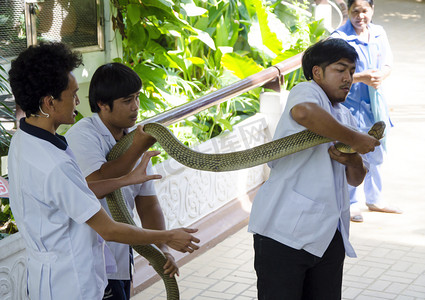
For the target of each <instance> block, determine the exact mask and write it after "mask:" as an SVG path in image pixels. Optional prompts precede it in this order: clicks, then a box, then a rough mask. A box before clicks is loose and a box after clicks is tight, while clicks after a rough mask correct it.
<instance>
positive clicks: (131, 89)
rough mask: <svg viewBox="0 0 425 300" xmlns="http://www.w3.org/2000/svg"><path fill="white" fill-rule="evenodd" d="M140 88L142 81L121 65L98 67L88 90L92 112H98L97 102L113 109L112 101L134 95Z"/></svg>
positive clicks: (112, 64) (110, 64) (133, 72)
mask: <svg viewBox="0 0 425 300" xmlns="http://www.w3.org/2000/svg"><path fill="white" fill-rule="evenodd" d="M141 88H142V80H141V79H140V77H139V75H137V73H136V72H135V71H133V70H132V69H131V68H130V67H127V66H126V65H124V64H121V63H116V62H115V63H109V64H105V65H103V66H100V67H99V68H98V69H97V70H96V71H95V72H94V74H93V77H92V79H91V82H90V89H89V102H90V109H91V111H92V112H99V111H100V108H99V106H98V105H97V103H98V102H101V103H104V104H108V105H109V107H110V108H111V110H112V109H113V108H114V105H113V103H114V100H116V99H118V98H122V97H126V96H128V95H130V94H134V93H136V92H138V91H140V89H141Z"/></svg>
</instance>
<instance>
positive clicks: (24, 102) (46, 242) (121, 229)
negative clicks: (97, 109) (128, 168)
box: [8, 43, 199, 300]
mask: <svg viewBox="0 0 425 300" xmlns="http://www.w3.org/2000/svg"><path fill="white" fill-rule="evenodd" d="M81 63H82V59H81V55H80V54H79V53H78V52H72V51H71V50H70V49H69V48H68V47H66V46H65V45H64V44H62V43H40V44H39V45H37V46H31V47H29V48H28V49H26V50H25V51H23V52H22V53H21V54H20V55H19V56H18V57H17V58H16V59H15V60H13V61H12V67H11V69H10V71H9V81H10V85H11V88H12V92H13V95H14V97H15V101H16V103H17V104H18V105H19V106H20V107H21V108H22V110H23V111H24V112H25V115H26V117H25V118H22V119H21V120H20V128H19V129H18V130H17V132H16V133H15V134H14V136H13V138H12V142H11V145H10V149H9V160H8V162H9V165H8V169H9V191H10V205H11V208H12V211H13V215H14V217H15V220H16V223H17V226H18V229H19V232H20V233H21V235H22V237H23V239H24V241H25V245H26V250H27V285H28V286H27V291H28V294H29V295H28V296H29V298H30V299H31V300H56V299H61V300H76V299H78V300H87V299H93V300H100V299H102V297H103V294H104V289H105V287H106V284H107V281H106V272H105V262H104V258H103V248H104V243H103V242H99V240H98V235H97V234H96V233H98V234H99V235H100V236H101V237H102V238H103V239H105V240H107V241H115V242H119V243H126V244H132V245H142V244H150V243H161V242H162V243H166V244H167V245H168V246H170V247H172V248H174V249H176V250H179V251H182V252H187V251H189V252H193V251H194V250H196V249H198V246H197V245H195V244H194V243H198V242H199V240H198V239H197V238H195V237H193V236H192V235H191V233H193V232H196V230H193V229H185V228H182V229H175V230H167V231H157V230H146V229H142V228H138V227H136V226H131V225H128V224H123V223H118V222H115V221H113V220H112V219H111V218H110V217H109V216H108V215H107V213H106V211H105V210H104V209H103V208H102V207H101V205H100V204H99V201H98V200H97V199H96V196H97V197H102V196H103V195H105V194H108V193H110V192H111V191H113V190H115V189H117V188H121V187H123V186H125V185H129V184H130V185H131V184H138V183H143V182H145V181H148V180H151V179H158V178H160V176H159V175H146V167H147V165H148V162H149V160H150V157H151V156H152V155H153V154H155V153H146V154H145V155H144V157H143V159H142V162H141V163H140V165H139V167H137V168H136V169H135V170H134V171H132V172H131V173H129V174H126V175H125V176H122V177H119V178H110V179H107V180H103V181H96V182H91V183H90V187H89V186H88V185H87V182H86V181H85V179H84V176H83V175H82V173H81V170H80V168H79V167H78V165H77V162H76V161H75V157H74V155H73V153H72V151H71V150H70V149H69V147H68V145H67V142H66V139H65V138H64V137H63V136H60V135H58V134H57V133H56V130H57V128H58V127H59V126H60V125H61V124H73V123H74V121H75V115H76V111H75V107H76V106H77V105H78V103H79V102H80V101H79V99H78V96H77V91H78V83H77V80H76V78H75V76H74V75H73V74H72V70H74V69H75V68H76V67H78V66H79V65H80V64H81ZM92 190H93V191H94V193H95V194H96V196H95V194H93V192H92Z"/></svg>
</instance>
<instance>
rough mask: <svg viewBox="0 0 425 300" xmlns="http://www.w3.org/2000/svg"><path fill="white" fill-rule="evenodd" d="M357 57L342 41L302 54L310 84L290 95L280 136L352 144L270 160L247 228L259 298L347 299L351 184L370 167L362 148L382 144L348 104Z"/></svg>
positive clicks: (351, 252) (325, 43)
mask: <svg viewBox="0 0 425 300" xmlns="http://www.w3.org/2000/svg"><path fill="white" fill-rule="evenodd" d="M357 59H358V55H357V53H356V51H355V49H354V48H353V47H351V46H350V45H349V44H348V43H347V42H345V41H343V40H340V39H327V40H323V41H320V42H318V43H316V44H315V45H313V46H311V47H310V48H308V49H307V50H306V51H305V53H304V56H303V58H302V67H303V71H304V75H305V77H306V79H307V80H310V81H309V82H302V83H299V84H298V85H297V86H295V87H294V88H293V89H292V90H291V92H290V94H289V97H288V101H287V104H286V107H285V110H284V112H283V114H282V117H281V119H280V121H279V123H278V126H277V129H276V133H275V136H274V138H273V139H279V138H282V137H284V136H288V135H290V134H293V133H296V132H300V131H302V130H304V129H306V128H307V129H309V130H311V131H313V132H315V133H317V134H319V135H321V136H325V137H328V138H330V139H332V140H336V141H339V142H342V143H344V144H346V145H349V146H351V148H353V149H354V150H355V151H357V153H353V154H345V153H342V152H340V151H338V150H337V149H336V148H335V146H334V145H333V144H332V143H327V144H322V145H319V146H316V147H313V148H309V149H306V150H303V151H301V152H297V153H294V154H291V155H288V156H286V157H283V158H281V159H278V160H275V161H272V162H271V163H269V166H270V167H271V172H270V177H269V179H268V180H267V181H266V182H265V183H264V184H263V186H262V187H261V188H260V190H259V191H258V193H257V195H256V197H255V199H254V203H253V207H252V211H251V216H250V221H249V227H248V230H249V231H250V232H252V233H253V234H254V250H255V261H254V266H255V270H256V272H257V277H258V281H257V288H258V299H259V300H273V299H291V300H296V299H300V300H301V299H303V300H305V299H315V300H340V299H341V286H342V269H343V262H344V256H345V254H347V255H348V256H350V257H354V256H355V252H354V250H353V248H352V246H351V244H350V242H349V240H348V232H349V223H350V200H349V196H348V184H351V185H353V186H357V185H359V184H360V183H361V182H362V181H363V179H364V177H365V175H366V172H367V164H365V163H364V162H363V159H362V156H361V154H365V153H368V152H370V151H374V149H375V147H376V146H378V145H379V144H380V143H379V141H378V140H377V139H375V138H373V137H371V136H369V135H368V134H365V133H361V132H358V131H355V130H353V129H351V127H349V126H353V128H354V127H355V120H354V119H353V117H352V115H351V114H350V111H349V110H348V109H346V108H345V107H344V106H343V105H342V104H341V103H342V102H344V100H345V97H346V96H347V94H348V92H349V90H350V86H351V84H352V82H353V74H354V71H355V68H356V64H355V63H356V60H357Z"/></svg>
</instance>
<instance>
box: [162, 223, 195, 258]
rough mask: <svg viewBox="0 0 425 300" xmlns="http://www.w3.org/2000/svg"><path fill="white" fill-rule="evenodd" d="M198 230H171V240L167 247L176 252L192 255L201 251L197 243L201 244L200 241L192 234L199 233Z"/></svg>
mask: <svg viewBox="0 0 425 300" xmlns="http://www.w3.org/2000/svg"><path fill="white" fill-rule="evenodd" d="M197 231H198V229H194V228H177V229H172V230H170V233H171V238H170V240H169V241H167V242H166V244H167V246H169V247H171V248H173V249H174V250H177V251H180V252H183V253H186V252H190V253H192V252H193V251H195V250H198V249H199V246H197V245H195V243H199V242H200V240H199V239H198V238H196V237H194V236H193V235H192V234H191V233H195V232H197Z"/></svg>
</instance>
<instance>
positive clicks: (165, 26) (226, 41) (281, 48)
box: [111, 0, 325, 162]
mask: <svg viewBox="0 0 425 300" xmlns="http://www.w3.org/2000/svg"><path fill="white" fill-rule="evenodd" d="M111 4H112V7H113V9H114V13H113V15H114V16H113V18H112V22H113V24H114V28H115V29H116V30H117V31H119V32H120V33H121V36H122V38H123V43H122V44H123V53H124V55H123V58H122V59H121V58H120V59H117V60H118V61H121V62H123V63H125V64H127V65H129V66H130V67H132V68H133V69H134V70H135V71H136V72H137V73H138V74H139V76H140V77H141V79H142V82H143V91H142V93H141V94H140V101H141V111H140V114H139V115H140V119H144V118H147V117H150V116H152V115H154V114H157V113H160V112H163V111H165V110H168V109H169V108H172V107H173V106H176V105H180V104H183V103H185V102H188V101H192V100H194V99H197V98H199V97H201V96H203V95H205V94H209V93H211V92H213V91H215V90H218V89H221V88H222V87H225V86H227V85H230V84H231V83H233V82H236V81H238V80H240V79H243V78H246V77H247V76H250V75H253V74H255V73H257V72H259V71H261V70H263V69H264V68H267V67H270V66H271V65H273V64H276V63H278V62H280V61H283V60H284V59H286V58H289V57H291V56H294V55H296V54H298V53H300V52H302V51H304V50H305V48H306V47H307V46H309V45H310V44H311V43H313V42H315V41H317V40H318V39H319V38H320V37H321V36H322V35H323V34H324V32H325V31H324V28H323V26H322V24H321V22H317V21H314V20H312V19H311V15H309V13H308V12H306V10H305V9H306V8H307V5H308V4H307V2H305V1H300V2H299V1H292V2H291V3H288V2H282V1H274V2H271V1H266V0H111ZM302 80H304V79H303V76H302V72H301V71H300V70H297V71H294V72H293V73H291V74H288V75H286V76H285V87H286V88H287V89H290V88H292V86H293V85H295V84H296V83H297V82H299V81H302ZM261 91H262V88H256V89H253V90H251V91H249V92H247V93H245V94H243V95H240V96H239V97H235V98H234V99H231V100H229V101H228V102H227V103H222V104H220V105H217V106H215V107H212V108H210V109H208V110H206V111H203V112H201V113H199V114H197V115H195V116H192V117H190V118H188V119H187V120H185V121H182V122H181V123H180V124H175V125H173V126H170V129H171V130H172V131H173V132H174V133H175V135H177V136H179V137H181V138H182V141H183V143H185V144H187V145H194V144H196V143H199V142H202V141H205V140H206V139H209V138H212V137H214V136H217V135H218V134H220V133H221V132H222V131H224V130H232V126H233V125H235V124H236V123H237V122H239V121H241V120H243V119H246V118H247V117H249V116H251V115H253V114H255V113H256V112H257V111H258V107H259V103H258V101H259V100H258V99H259V95H260V92H261ZM155 160H158V161H161V160H163V157H159V158H155V159H154V162H155Z"/></svg>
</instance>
